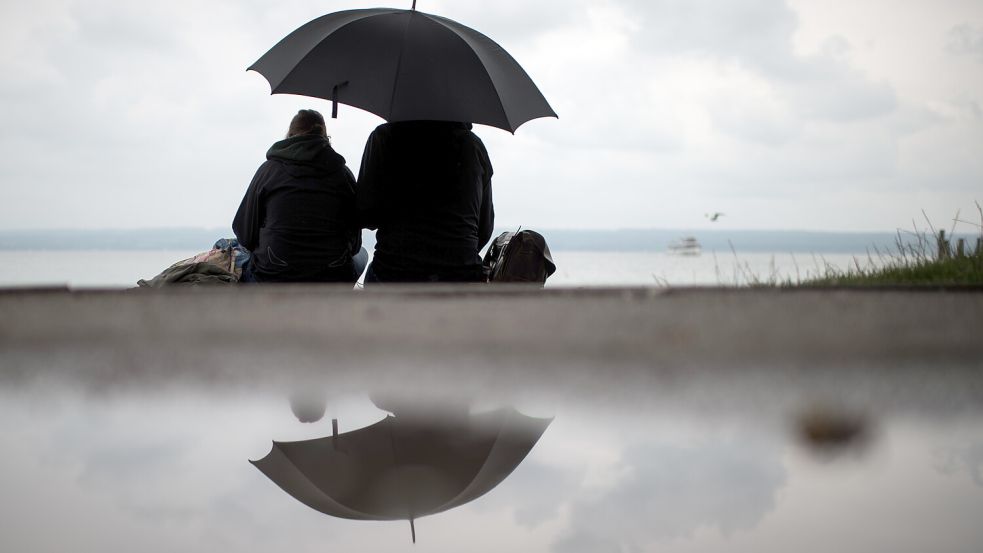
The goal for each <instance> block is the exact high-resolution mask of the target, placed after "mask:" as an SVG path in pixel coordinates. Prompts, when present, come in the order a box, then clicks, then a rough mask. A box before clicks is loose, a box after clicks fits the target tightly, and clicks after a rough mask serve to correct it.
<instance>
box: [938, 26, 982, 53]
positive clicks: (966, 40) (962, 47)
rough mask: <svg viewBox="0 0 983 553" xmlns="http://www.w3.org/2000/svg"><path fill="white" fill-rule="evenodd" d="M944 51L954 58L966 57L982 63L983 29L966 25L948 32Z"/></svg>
mask: <svg viewBox="0 0 983 553" xmlns="http://www.w3.org/2000/svg"><path fill="white" fill-rule="evenodd" d="M947 38H948V43H947V44H946V48H945V49H946V51H947V52H949V53H950V54H952V55H954V56H968V57H971V58H973V59H975V60H976V61H977V62H979V63H983V29H977V28H975V27H973V26H971V25H969V24H967V23H963V24H962V25H956V26H955V27H953V28H952V29H950V30H949V33H948V36H947Z"/></svg>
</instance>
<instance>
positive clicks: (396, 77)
mask: <svg viewBox="0 0 983 553" xmlns="http://www.w3.org/2000/svg"><path fill="white" fill-rule="evenodd" d="M416 13H417V12H416V11H412V12H410V14H409V17H407V18H406V26H405V27H403V39H402V41H401V46H400V48H399V57H398V58H396V71H395V72H394V73H393V88H392V94H390V95H389V116H388V117H386V118H385V119H386V121H390V120H392V118H393V105H394V104H395V103H396V85H397V84H398V83H399V71H400V69H401V68H402V67H403V51H404V49H405V48H406V36H407V35H408V34H409V32H410V23H411V22H412V21H413V17H414V14H416Z"/></svg>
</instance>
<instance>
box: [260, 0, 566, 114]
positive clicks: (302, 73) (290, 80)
mask: <svg viewBox="0 0 983 553" xmlns="http://www.w3.org/2000/svg"><path fill="white" fill-rule="evenodd" d="M415 5H416V3H415V2H414V6H415ZM249 69H250V70H253V71H256V72H258V73H260V74H261V75H263V76H264V77H266V79H267V80H268V81H269V82H270V87H271V90H272V93H273V94H300V95H303V96H314V97H317V98H325V99H328V100H332V101H333V102H334V103H335V105H334V109H333V110H332V114H333V115H337V103H338V102H340V103H343V104H348V105H350V106H354V107H357V108H361V109H364V110H366V111H368V112H371V113H374V114H376V115H378V116H380V117H382V118H383V119H385V120H387V121H389V122H394V121H413V120H435V121H462V122H468V123H480V124H483V125H490V126H493V127H498V128H501V129H505V130H507V131H510V132H515V130H516V129H517V128H519V126H520V125H522V124H523V123H525V122H526V121H529V120H531V119H536V118H538V117H556V113H555V112H554V111H553V108H551V107H550V105H549V103H547V102H546V98H544V97H543V94H542V93H541V92H540V91H539V89H538V88H536V85H535V84H534V83H533V82H532V79H530V78H529V75H527V74H526V72H525V71H524V70H523V69H522V67H520V66H519V64H518V62H516V61H515V59H514V58H512V56H510V55H509V53H508V52H506V51H505V50H504V49H503V48H502V47H501V46H499V45H498V44H496V43H495V42H494V41H492V40H491V39H490V38H488V37H486V36H485V35H483V34H481V33H479V32H478V31H475V30H474V29H471V28H468V27H465V26H464V25H461V24H460V23H457V22H455V21H452V20H450V19H447V18H444V17H439V16H436V15H431V14H427V13H423V12H419V11H416V9H412V10H397V9H392V8H374V9H363V10H346V11H340V12H336V13H330V14H328V15H325V16H322V17H319V18H317V19H314V20H313V21H310V22H309V23H307V24H305V25H303V26H302V27H300V28H299V29H297V30H295V31H294V32H292V33H290V34H289V35H287V37H286V38H284V39H283V40H281V41H280V42H279V43H277V44H276V46H274V47H273V48H271V49H270V51H269V52H267V53H266V54H264V55H263V57H261V58H260V59H259V60H258V61H257V62H256V63H254V64H253V65H252V66H250V67H249Z"/></svg>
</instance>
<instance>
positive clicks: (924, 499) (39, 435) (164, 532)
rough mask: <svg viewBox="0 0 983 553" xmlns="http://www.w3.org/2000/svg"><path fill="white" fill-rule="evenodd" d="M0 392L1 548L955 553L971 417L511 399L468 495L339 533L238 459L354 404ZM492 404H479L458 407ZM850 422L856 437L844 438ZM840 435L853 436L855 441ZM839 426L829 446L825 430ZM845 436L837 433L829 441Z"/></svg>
mask: <svg viewBox="0 0 983 553" xmlns="http://www.w3.org/2000/svg"><path fill="white" fill-rule="evenodd" d="M33 390H34V391H28V390H12V389H6V390H4V391H2V392H0V429H2V431H0V435H2V436H3V438H4V443H5V444H6V445H5V448H4V455H3V457H2V461H0V463H2V470H0V489H2V490H3V492H4V493H3V499H2V500H0V524H2V531H0V550H3V551H66V550H72V551H116V550H132V549H136V550H139V551H148V552H150V551H177V550H181V551H224V550H238V551H264V552H266V551H270V550H275V551H291V552H305V551H311V552H313V551H318V552H323V551H394V550H414V551H448V552H450V551H454V552H459V551H462V550H463V551H489V552H490V551H503V550H521V551H542V552H571V553H576V552H607V551H612V552H635V551H683V552H704V551H706V552H714V551H734V550H738V551H776V552H777V551H782V552H785V551H817V552H818V551H824V552H825V551H830V550H843V551H877V550H880V551H892V552H905V551H911V552H924V551H953V552H956V551H972V550H978V549H979V547H980V544H983V525H980V523H979V522H980V513H983V474H981V471H983V417H981V416H980V414H979V413H978V412H970V411H962V412H959V413H948V414H945V415H944V416H942V415H940V416H930V415H926V414H924V413H915V414H906V413H904V412H903V411H902V412H894V413H892V414H890V415H884V416H881V417H878V418H875V417H870V416H864V417H861V416H860V415H857V414H852V413H846V414H844V413H842V412H840V411H836V410H829V409H826V410H824V409H823V408H822V407H821V406H813V407H810V408H808V409H806V410H804V411H802V412H800V413H798V414H796V415H795V416H788V415H787V413H786V414H782V413H780V412H779V411H768V410H763V411H755V410H753V409H737V408H734V409H730V408H728V409H721V410H717V411H713V412H706V411H703V410H698V409H687V408H685V407H684V406H679V405H676V406H673V407H670V408H658V407H652V406H634V405H630V404H625V405H623V406H620V407H619V406H617V405H611V404H607V405H604V406H599V405H594V404H591V403H589V402H581V401H572V400H568V401H557V400H550V401H543V402H537V401H530V400H529V399H528V398H525V399H523V400H522V401H521V402H519V403H517V404H516V405H515V406H516V407H517V408H518V409H519V410H520V411H521V412H523V413H524V414H526V415H529V416H535V417H555V419H554V420H553V422H552V423H551V424H550V426H549V428H548V429H547V430H546V432H545V433H544V434H543V435H542V438H541V439H540V440H539V442H538V443H537V444H536V445H535V447H533V449H532V451H531V452H530V453H529V455H528V456H527V457H526V458H525V460H524V461H523V462H522V463H521V464H520V465H519V466H518V467H517V468H516V469H515V471H514V472H513V473H512V474H511V475H510V476H509V477H508V478H506V479H505V480H504V481H503V482H502V483H501V484H500V485H498V486H497V487H496V488H494V489H493V490H492V491H491V492H489V493H488V494H487V495H484V496H482V497H480V498H478V499H476V500H475V501H472V502H470V503H467V504H465V505H463V506H461V507H457V508H454V509H451V510H448V511H446V512H444V513H441V514H437V515H433V516H427V517H423V518H420V519H418V520H417V521H416V532H417V544H416V545H413V544H412V542H411V540H410V531H409V526H408V524H407V523H406V522H405V521H395V522H375V521H371V522H366V521H350V520H343V519H338V518H333V517H329V516H326V515H323V514H321V513H319V512H317V511H314V510H312V509H310V508H308V507H307V506H305V505H303V504H301V503H300V502H298V501H297V500H295V499H294V498H292V497H290V496H289V495H287V494H286V493H284V492H283V491H282V490H281V489H280V488H279V487H277V486H276V485H275V484H274V483H273V482H271V481H270V480H269V479H267V478H266V477H265V476H264V475H263V474H262V473H261V472H260V471H258V470H257V469H256V468H255V467H253V466H252V465H251V464H250V463H249V462H248V460H249V459H253V460H255V459H260V458H261V457H263V456H264V455H266V454H267V453H268V452H269V451H270V444H271V441H272V440H277V441H292V440H305V439H311V438H320V437H324V436H329V435H331V433H332V426H331V419H332V418H337V419H338V420H339V426H340V431H341V432H347V431H351V430H354V429H357V428H361V427H364V426H368V425H370V424H373V423H375V422H378V421H379V420H381V419H383V418H384V417H385V416H386V412H384V411H382V410H380V409H379V408H377V407H376V406H375V405H373V403H372V402H371V401H370V400H369V399H368V396H367V395H364V394H350V395H346V396H344V397H331V398H329V400H328V403H327V408H326V413H325V417H324V418H323V419H321V420H320V421H318V422H315V423H311V424H303V423H300V422H299V421H298V420H297V419H296V418H295V417H294V415H293V413H292V411H291V408H290V405H289V402H288V401H287V399H285V398H282V397H273V396H261V395H236V394H231V393H230V394H224V395H221V394H220V395H210V394H206V393H204V392H201V391H191V392H189V391H187V390H185V391H180V392H179V391H176V390H172V391H171V392H161V393H157V394H152V393H149V392H145V391H144V392H139V391H130V392H126V393H117V394H114V395H111V396H107V397H93V396H92V395H85V396H82V395H79V394H73V393H69V392H45V393H40V392H37V391H36V388H35V389H33ZM498 406H499V405H493V404H488V405H483V404H480V403H479V404H478V405H476V406H475V407H474V410H476V411H482V410H488V409H492V408H494V407H498ZM851 425H855V426H858V427H859V430H858V431H857V432H850V429H851ZM854 430H857V428H854ZM844 432H845V433H844ZM844 436H846V437H844Z"/></svg>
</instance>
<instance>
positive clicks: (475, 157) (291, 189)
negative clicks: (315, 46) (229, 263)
mask: <svg viewBox="0 0 983 553" xmlns="http://www.w3.org/2000/svg"><path fill="white" fill-rule="evenodd" d="M470 129H471V125H470V124H468V123H453V122H443V121H407V122H400V123H387V124H384V125H381V126H379V127H378V128H376V129H375V131H373V132H372V134H371V135H370V136H369V139H368V142H367V143H366V145H365V152H364V154H363V155H362V165H361V169H360V171H359V176H358V180H357V181H356V179H355V177H354V175H352V172H351V171H350V170H349V169H348V167H347V166H346V165H345V159H344V158H343V157H342V156H341V155H339V154H338V153H337V152H335V151H334V149H333V148H332V147H331V142H330V140H329V139H328V135H327V129H326V126H325V122H324V118H323V117H322V116H321V114H320V113H318V112H316V111H313V110H301V111H299V112H298V113H297V115H295V116H294V118H293V120H292V121H291V122H290V128H289V130H288V132H287V137H286V138H285V139H284V140H281V141H279V142H276V143H275V144H273V146H272V147H271V148H270V149H269V151H268V152H267V153H266V159H267V161H266V162H265V163H263V164H262V165H261V166H260V168H259V170H257V171H256V175H255V176H254V177H253V180H252V182H251V183H250V184H249V188H248V190H247V191H246V195H245V197H244V198H243V200H242V204H241V205H240V206H239V211H238V212H237V213H236V216H235V220H234V221H233V223H232V229H233V231H235V235H236V238H237V239H238V240H239V243H240V245H242V246H243V247H245V248H246V249H248V250H249V251H250V252H251V253H252V255H251V258H250V262H249V264H248V265H247V266H246V268H245V269H244V270H243V275H242V282H348V283H355V282H356V281H357V280H358V278H359V276H360V275H361V274H362V271H363V270H365V282H366V283H367V284H375V283H386V282H480V281H483V280H484V275H483V273H482V268H481V258H480V256H479V251H480V250H481V248H482V247H483V246H484V245H485V243H486V242H488V240H489V239H490V238H491V234H492V226H493V224H494V217H495V215H494V209H493V207H492V195H491V176H492V167H491V162H490V161H489V159H488V154H487V152H486V151H485V147H484V145H483V144H482V143H481V140H479V139H478V137H477V136H475V134H474V133H472V132H471V130H470ZM362 228H369V229H376V230H377V232H376V247H375V256H374V258H373V260H372V264H371V265H369V267H368V268H367V269H366V268H365V265H366V262H367V260H368V253H367V252H366V251H365V248H363V247H362V244H361V242H362V241H361V230H362Z"/></svg>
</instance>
